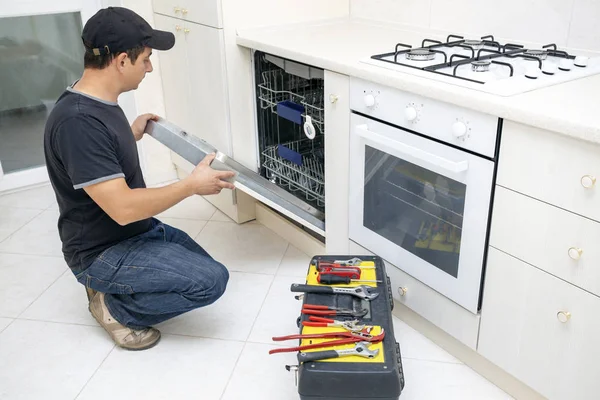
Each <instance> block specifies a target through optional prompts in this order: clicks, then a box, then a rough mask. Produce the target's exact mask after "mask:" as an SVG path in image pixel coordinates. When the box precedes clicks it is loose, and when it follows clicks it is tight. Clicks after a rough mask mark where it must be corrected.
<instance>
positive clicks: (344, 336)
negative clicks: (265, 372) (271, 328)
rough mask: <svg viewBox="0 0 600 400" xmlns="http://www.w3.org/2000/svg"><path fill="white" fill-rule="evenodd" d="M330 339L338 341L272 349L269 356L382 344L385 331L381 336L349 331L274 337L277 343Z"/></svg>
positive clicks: (382, 331)
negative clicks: (351, 344)
mask: <svg viewBox="0 0 600 400" xmlns="http://www.w3.org/2000/svg"><path fill="white" fill-rule="evenodd" d="M328 338H337V340H330V341H325V342H321V343H312V344H307V345H304V346H296V347H288V348H280V349H272V350H270V351H269V354H275V353H288V352H295V351H303V350H309V349H318V348H321V347H330V346H339V345H342V344H350V343H357V342H370V343H377V342H381V341H382V340H383V339H384V338H385V331H384V330H383V329H381V333H380V334H379V335H371V334H368V333H362V332H348V331H344V332H325V333H309V334H296V335H288V336H280V337H274V338H273V340H274V341H276V342H277V341H283V340H292V339H328Z"/></svg>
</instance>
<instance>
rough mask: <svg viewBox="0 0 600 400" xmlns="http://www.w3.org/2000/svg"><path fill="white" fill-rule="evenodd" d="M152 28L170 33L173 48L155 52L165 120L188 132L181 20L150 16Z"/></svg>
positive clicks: (186, 71)
mask: <svg viewBox="0 0 600 400" xmlns="http://www.w3.org/2000/svg"><path fill="white" fill-rule="evenodd" d="M154 23H155V25H156V29H160V30H165V31H169V32H173V33H174V34H175V46H174V47H173V48H172V49H171V50H169V51H159V52H158V57H159V61H160V71H161V78H162V87H163V96H164V101H165V113H166V115H165V117H166V119H167V120H169V121H171V122H172V123H174V124H176V125H178V126H180V127H182V128H183V129H185V130H190V121H189V117H188V116H189V114H190V110H189V81H188V76H189V73H188V67H187V62H186V42H185V36H184V35H185V34H184V27H183V23H182V21H179V20H177V19H175V18H170V17H165V16H163V15H159V14H154Z"/></svg>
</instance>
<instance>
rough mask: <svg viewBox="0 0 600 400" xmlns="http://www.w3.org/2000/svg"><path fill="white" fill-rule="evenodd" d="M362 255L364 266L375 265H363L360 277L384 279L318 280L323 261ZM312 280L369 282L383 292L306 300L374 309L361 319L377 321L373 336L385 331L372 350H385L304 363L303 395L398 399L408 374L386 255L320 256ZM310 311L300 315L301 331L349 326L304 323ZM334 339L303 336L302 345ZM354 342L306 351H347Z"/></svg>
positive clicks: (310, 399) (307, 399)
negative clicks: (394, 319)
mask: <svg viewBox="0 0 600 400" xmlns="http://www.w3.org/2000/svg"><path fill="white" fill-rule="evenodd" d="M354 257H357V258H359V259H360V260H362V263H361V264H360V266H365V267H368V266H374V267H375V268H374V269H363V270H362V273H361V277H360V279H363V280H381V281H382V282H381V283H366V282H351V283H350V284H336V285H321V284H320V283H319V282H318V281H317V275H318V273H317V269H316V263H317V260H318V261H325V262H333V261H335V260H348V259H351V258H354ZM306 284H308V285H320V286H331V287H355V286H361V285H364V286H369V287H371V288H373V290H374V291H377V292H379V296H378V297H377V298H375V299H374V300H371V301H366V300H362V299H360V298H358V297H355V296H352V295H348V294H317V293H305V294H304V297H303V305H304V304H311V305H324V306H330V307H339V308H350V309H353V310H360V309H363V308H366V309H367V310H368V313H367V314H366V315H365V316H364V317H362V318H356V319H358V320H359V323H360V324H365V325H373V326H374V329H373V331H372V332H371V334H373V335H377V334H379V333H381V329H383V330H384V331H385V337H384V339H383V341H381V342H379V343H376V344H372V345H370V346H369V349H370V350H375V349H379V353H378V354H377V356H375V357H374V358H371V359H369V358H364V357H360V356H345V357H338V358H331V359H326V360H320V361H309V362H304V363H300V364H299V365H298V371H297V373H298V380H297V383H298V394H299V395H300V399H302V400H342V399H361V400H370V399H378V400H397V399H398V398H399V396H400V393H401V392H402V390H403V388H404V374H403V371H402V358H401V354H400V346H399V344H398V343H397V342H396V340H395V337H394V327H393V322H392V313H391V311H392V309H393V307H394V301H393V297H392V291H391V288H390V280H389V277H388V276H387V274H386V272H385V265H384V263H383V260H382V259H381V258H379V257H377V256H315V257H314V258H313V259H312V260H311V262H310V266H309V270H308V274H307V277H306ZM309 317H310V316H309V315H305V314H302V315H300V317H299V318H298V321H297V322H298V327H299V328H300V333H302V334H311V333H324V332H335V331H340V330H343V328H337V327H312V326H303V325H302V321H305V320H308V319H309ZM326 318H332V319H337V320H342V321H346V320H352V319H354V318H353V317H346V316H331V317H326ZM327 340H328V339H302V340H300V345H307V344H312V343H319V342H322V341H327ZM353 347H354V345H353V344H349V345H340V346H335V347H325V348H319V349H310V350H305V352H311V351H323V350H341V349H352V348H353Z"/></svg>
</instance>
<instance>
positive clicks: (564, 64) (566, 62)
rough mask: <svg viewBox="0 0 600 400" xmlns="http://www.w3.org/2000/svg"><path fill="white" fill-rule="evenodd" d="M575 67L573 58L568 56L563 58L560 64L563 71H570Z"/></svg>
mask: <svg viewBox="0 0 600 400" xmlns="http://www.w3.org/2000/svg"><path fill="white" fill-rule="evenodd" d="M572 67H573V60H571V59H568V58H563V59H562V60H560V64H559V65H558V69H560V70H561V71H570V70H571V68H572Z"/></svg>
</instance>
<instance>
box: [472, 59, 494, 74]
mask: <svg viewBox="0 0 600 400" xmlns="http://www.w3.org/2000/svg"><path fill="white" fill-rule="evenodd" d="M491 64H492V62H491V61H490V60H479V61H473V62H472V63H471V69H472V70H473V71H475V72H487V71H489V70H490V65H491Z"/></svg>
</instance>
